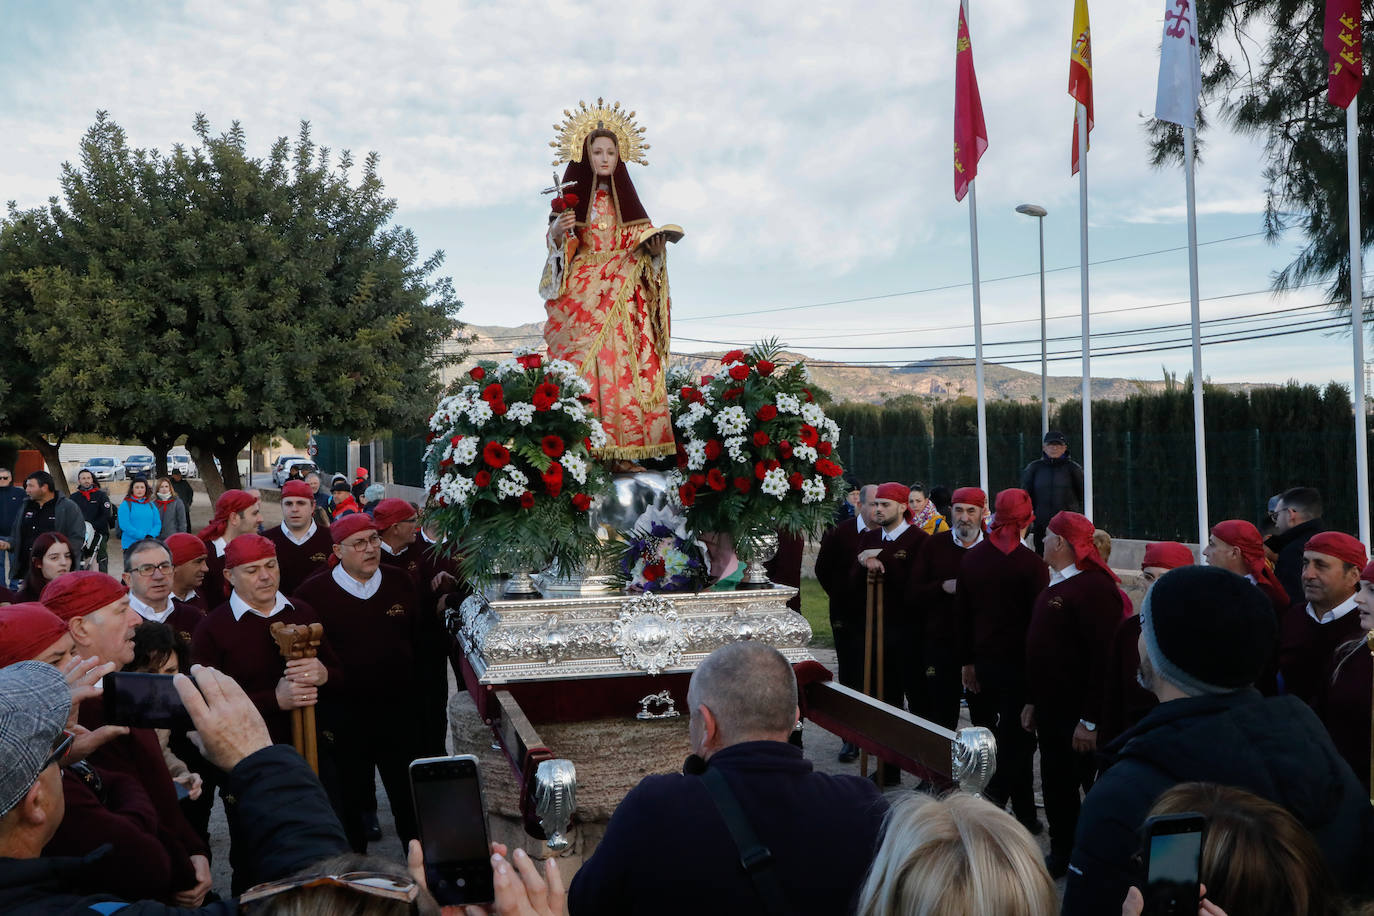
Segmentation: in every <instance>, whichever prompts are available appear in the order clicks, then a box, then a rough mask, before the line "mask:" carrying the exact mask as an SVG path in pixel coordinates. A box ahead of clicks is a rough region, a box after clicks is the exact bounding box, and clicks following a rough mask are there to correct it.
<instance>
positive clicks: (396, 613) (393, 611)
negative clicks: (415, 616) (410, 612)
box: [386, 604, 406, 617]
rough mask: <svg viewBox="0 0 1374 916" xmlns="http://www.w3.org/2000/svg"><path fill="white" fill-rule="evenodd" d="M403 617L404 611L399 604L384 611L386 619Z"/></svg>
mask: <svg viewBox="0 0 1374 916" xmlns="http://www.w3.org/2000/svg"><path fill="white" fill-rule="evenodd" d="M405 615H406V609H405V608H404V607H402V606H401V605H399V604H393V605H392V606H391V607H389V608H387V611H386V616H388V617H404V616H405Z"/></svg>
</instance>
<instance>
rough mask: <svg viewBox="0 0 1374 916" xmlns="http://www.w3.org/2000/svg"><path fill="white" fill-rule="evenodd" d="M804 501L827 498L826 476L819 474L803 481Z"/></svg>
mask: <svg viewBox="0 0 1374 916" xmlns="http://www.w3.org/2000/svg"><path fill="white" fill-rule="evenodd" d="M801 492H802V502H803V503H818V502H821V501H822V500H824V499H825V478H824V477H822V476H820V475H819V474H817V475H816V476H815V477H812V478H811V479H810V480H803V481H802V487H801Z"/></svg>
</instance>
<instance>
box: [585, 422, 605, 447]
mask: <svg viewBox="0 0 1374 916" xmlns="http://www.w3.org/2000/svg"><path fill="white" fill-rule="evenodd" d="M587 424H588V425H589V426H590V427H591V433H590V434H589V435H588V436H587V438H588V439H591V440H592V448H605V446H606V442H607V441H608V440H607V438H606V429H605V427H603V426H602V425H601V421H600V420H597V419H595V418H592V419H590V420H588V421H587Z"/></svg>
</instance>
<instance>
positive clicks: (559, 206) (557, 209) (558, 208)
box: [549, 197, 568, 213]
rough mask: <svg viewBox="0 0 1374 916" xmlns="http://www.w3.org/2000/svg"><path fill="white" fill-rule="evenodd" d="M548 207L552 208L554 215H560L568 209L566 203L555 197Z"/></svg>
mask: <svg viewBox="0 0 1374 916" xmlns="http://www.w3.org/2000/svg"><path fill="white" fill-rule="evenodd" d="M549 206H550V207H552V208H553V212H554V213H562V212H563V211H564V210H566V209H568V202H567V201H565V200H564V199H563V198H561V197H555V198H554V199H553V201H552V202H551V203H550V204H549Z"/></svg>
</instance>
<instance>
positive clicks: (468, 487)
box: [439, 474, 477, 506]
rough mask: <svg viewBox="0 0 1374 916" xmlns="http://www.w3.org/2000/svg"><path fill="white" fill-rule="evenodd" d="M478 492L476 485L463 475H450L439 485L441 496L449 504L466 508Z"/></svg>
mask: <svg viewBox="0 0 1374 916" xmlns="http://www.w3.org/2000/svg"><path fill="white" fill-rule="evenodd" d="M476 490H477V486H476V484H474V483H473V482H472V481H471V480H470V479H468V478H467V477H464V476H462V475H461V474H453V475H450V476H449V477H446V478H445V479H444V482H443V483H441V484H439V495H440V496H442V497H443V498H444V499H446V500H447V501H448V502H450V503H456V504H457V505H460V506H466V505H467V503H468V500H469V499H470V498H471V497H472V494H473V493H474V492H476Z"/></svg>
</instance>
